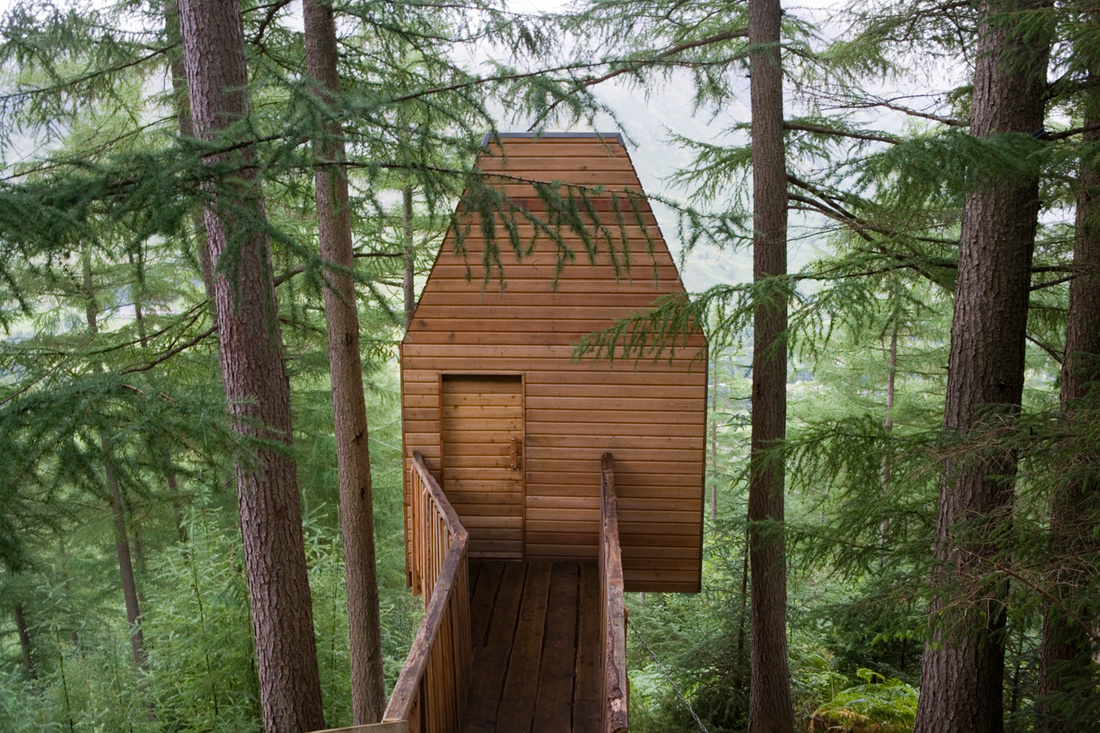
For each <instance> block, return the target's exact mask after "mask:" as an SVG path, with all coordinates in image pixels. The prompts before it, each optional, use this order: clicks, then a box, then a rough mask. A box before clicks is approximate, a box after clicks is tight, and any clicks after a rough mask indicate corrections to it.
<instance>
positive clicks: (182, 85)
mask: <svg viewBox="0 0 1100 733" xmlns="http://www.w3.org/2000/svg"><path fill="white" fill-rule="evenodd" d="M164 29H165V35H166V36H167V38H168V44H169V46H172V47H173V48H174V49H179V50H171V51H169V54H170V55H169V59H170V60H169V65H168V72H169V75H170V76H171V79H172V103H173V105H174V106H175V109H176V126H177V127H178V128H179V131H180V136H181V137H184V138H193V137H195V126H194V124H192V122H191V100H190V99H188V95H187V69H186V68H185V66H184V60H183V37H182V35H181V33H180V13H179V4H178V3H177V2H176V0H166V1H165V7H164ZM191 233H192V235H193V236H194V237H195V248H196V249H197V251H198V258H199V272H200V273H201V274H202V284H203V289H204V290H205V291H206V298H207V300H209V301H210V303H211V310H212V311H213V310H215V309H214V307H213V303H214V265H213V263H212V262H211V261H210V248H209V247H208V246H207V243H206V224H205V222H204V221H203V215H202V213H201V212H196V213H195V214H194V215H193V216H192V218H191ZM215 317H216V313H215Z"/></svg>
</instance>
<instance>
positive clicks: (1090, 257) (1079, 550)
mask: <svg viewBox="0 0 1100 733" xmlns="http://www.w3.org/2000/svg"><path fill="white" fill-rule="evenodd" d="M1094 104H1095V105H1097V106H1100V96H1098V97H1097V99H1095V100H1094ZM1096 126H1100V110H1098V109H1096V108H1094V109H1092V110H1091V114H1089V115H1087V116H1086V118H1085V123H1084V127H1085V128H1089V127H1096ZM1084 143H1085V145H1086V146H1087V147H1086V150H1085V154H1084V156H1083V160H1082V164H1081V181H1080V189H1079V191H1078V194H1077V231H1076V237H1075V239H1074V247H1073V264H1074V270H1075V272H1076V277H1074V279H1073V280H1072V281H1071V282H1070V286H1069V316H1068V319H1069V320H1068V323H1067V324H1066V350H1065V357H1064V358H1063V360H1062V396H1061V397H1062V410H1063V412H1064V413H1065V415H1066V416H1067V417H1069V416H1070V415H1072V413H1073V410H1074V409H1075V407H1076V406H1077V404H1078V403H1079V402H1080V401H1081V400H1083V399H1085V398H1086V397H1089V396H1090V395H1089V392H1090V383H1091V384H1093V385H1094V384H1095V383H1096V381H1097V379H1100V166H1098V165H1097V164H1096V158H1095V151H1096V149H1097V147H1098V146H1100V130H1096V129H1093V130H1089V131H1088V132H1086V133H1085V134H1084ZM1093 389H1095V388H1093ZM1098 501H1100V486H1098V485H1097V482H1096V480H1095V478H1093V479H1092V480H1089V479H1087V478H1081V477H1079V476H1073V475H1071V476H1070V477H1069V479H1068V480H1066V481H1065V482H1064V483H1063V484H1061V485H1059V486H1056V487H1055V492H1054V497H1053V501H1052V504H1051V513H1050V535H1051V561H1052V565H1054V567H1056V568H1057V570H1056V573H1055V579H1056V584H1055V586H1054V588H1052V592H1053V593H1054V595H1055V596H1056V597H1057V598H1058V599H1059V600H1060V601H1061V602H1062V603H1064V604H1066V606H1067V607H1068V609H1069V610H1071V611H1073V612H1074V614H1076V615H1077V616H1078V617H1079V618H1081V619H1083V620H1085V621H1086V622H1089V623H1092V622H1094V621H1095V619H1096V614H1097V609H1096V608H1088V607H1086V606H1085V603H1086V598H1087V592H1086V591H1085V588H1087V587H1088V586H1087V585H1086V582H1087V579H1088V578H1089V577H1090V576H1092V575H1093V574H1094V573H1095V571H1096V568H1095V566H1094V565H1093V562H1094V561H1095V557H1096V552H1097V549H1098V547H1097V540H1096V538H1095V535H1094V532H1095V529H1096V525H1097V510H1098V508H1100V507H1098ZM1092 651H1093V644H1092V641H1091V640H1090V638H1089V635H1088V632H1087V630H1086V629H1084V628H1082V627H1081V626H1080V625H1079V624H1078V623H1077V622H1076V621H1074V620H1073V619H1072V618H1071V617H1070V616H1069V614H1067V613H1066V609H1065V608H1062V607H1061V606H1059V605H1057V604H1053V603H1052V604H1049V605H1048V606H1047V609H1046V613H1045V615H1044V617H1043V636H1042V645H1041V649H1040V660H1039V695H1040V697H1041V698H1044V699H1043V700H1042V701H1041V706H1042V708H1043V712H1044V713H1046V714H1047V715H1049V716H1050V721H1049V722H1048V723H1046V725H1045V727H1044V730H1045V731H1047V732H1048V733H1054V732H1055V731H1066V730H1072V727H1070V726H1072V725H1073V721H1071V720H1069V719H1068V718H1067V715H1066V712H1067V709H1068V708H1070V707H1072V706H1073V703H1074V702H1075V701H1074V699H1073V698H1074V696H1075V695H1076V694H1079V693H1080V692H1081V689H1080V687H1079V686H1080V683H1081V682H1083V681H1087V680H1089V679H1090V677H1089V674H1090V671H1091V667H1092V660H1091V653H1092ZM1093 694H1095V693H1093ZM1081 722H1082V721H1077V723H1078V724H1080V723H1081Z"/></svg>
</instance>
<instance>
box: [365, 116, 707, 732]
mask: <svg viewBox="0 0 1100 733" xmlns="http://www.w3.org/2000/svg"><path fill="white" fill-rule="evenodd" d="M478 168H479V170H480V171H481V173H482V174H483V175H482V178H481V180H482V181H483V189H482V188H481V187H478V186H471V187H470V188H469V189H467V191H466V193H465V194H464V195H463V198H462V200H461V201H460V203H459V207H458V210H457V212H456V216H455V223H454V224H453V225H452V228H451V230H450V231H449V232H448V235H447V238H446V241H445V242H444V244H443V246H442V248H441V250H440V252H439V255H438V257H437V259H436V262H435V264H434V266H433V267H432V270H431V273H430V275H429V277H428V281H427V284H426V285H425V287H424V291H423V294H422V295H421V297H420V301H419V303H418V305H417V309H416V313H415V315H414V318H413V320H412V323H411V325H410V326H409V328H408V332H407V334H406V336H405V339H404V341H403V342H402V344H401V399H402V419H403V431H404V455H405V462H406V466H405V468H406V471H405V506H406V550H407V567H408V573H409V583H410V585H411V586H412V588H413V589H414V591H416V592H420V593H423V595H424V597H425V602H426V604H427V611H426V613H425V617H424V623H423V625H422V626H421V630H420V635H419V636H418V637H417V640H416V642H415V643H414V646H413V648H412V650H411V651H410V654H409V658H408V661H407V662H406V667H405V670H404V671H403V673H402V676H401V680H400V681H399V682H398V684H397V687H396V688H395V690H394V693H393V696H392V698H391V700H390V708H389V709H388V710H387V714H386V719H387V720H388V721H391V723H389V724H392V725H406V726H408V729H409V730H428V731H440V732H447V733H458V732H459V731H461V732H463V733H467V732H468V733H475V732H480V731H509V732H513V731H554V732H555V733H561V732H565V731H571V730H572V731H577V732H578V733H579V732H585V733H587V732H589V731H592V732H594V731H603V730H607V731H616V730H625V728H626V712H627V709H626V703H627V683H626V670H625V665H624V652H625V638H624V633H625V631H624V629H625V612H624V608H623V604H622V597H623V591H624V590H626V591H659V592H697V591H698V590H699V586H700V574H701V562H702V560H701V557H702V534H703V533H702V529H703V524H702V522H703V468H704V433H705V423H706V379H707V359H706V343H705V340H704V338H703V335H702V332H701V331H700V330H699V329H698V328H696V327H694V326H692V325H690V324H689V325H688V326H687V327H684V328H682V329H681V330H680V331H679V332H678V338H677V339H675V343H674V344H672V347H669V346H668V345H666V347H665V348H664V349H663V350H662V351H661V352H660V355H659V357H658V358H656V359H654V358H653V355H652V353H647V354H646V355H645V356H643V357H642V358H635V355H633V354H632V355H630V356H629V358H621V357H620V358H615V359H610V360H609V359H608V358H606V355H607V352H608V349H607V348H606V347H605V348H603V349H600V350H598V354H596V355H588V356H582V355H579V354H578V351H577V348H578V344H579V343H580V342H581V341H582V339H584V338H585V337H586V336H587V335H589V334H591V333H593V332H599V331H603V330H605V329H608V328H611V327H613V326H614V325H615V324H616V323H619V322H622V321H623V320H624V319H629V318H630V317H632V316H635V315H638V314H644V313H647V312H648V311H649V310H650V308H651V306H652V305H653V303H654V302H655V301H657V300H658V299H669V298H676V297H683V298H686V294H685V293H684V288H683V284H682V283H681V281H680V278H679V274H678V272H677V270H676V265H675V263H674V261H673V259H672V256H671V255H670V253H669V250H668V247H667V246H666V244H665V242H664V240H663V239H662V238H661V234H660V230H659V228H658V226H657V222H656V219H655V218H654V216H653V213H652V211H651V209H650V206H649V204H648V202H647V201H646V200H645V198H644V195H643V194H642V188H641V184H640V183H639V181H638V177H637V174H636V173H635V171H634V168H633V165H632V163H631V160H630V156H629V155H628V153H627V150H626V148H625V146H624V144H623V141H622V138H621V137H620V136H619V135H617V134H602V135H596V134H579V135H578V134H560V135H543V136H542V137H540V138H535V137H533V136H531V135H524V134H519V135H502V136H500V137H498V138H494V139H489V138H487V139H486V144H485V146H484V149H483V152H482V154H481V157H480V160H479V162H478ZM475 189H476V190H475ZM635 343H637V342H636V341H635ZM394 729H395V730H397V729H398V728H394Z"/></svg>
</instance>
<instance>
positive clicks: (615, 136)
mask: <svg viewBox="0 0 1100 733" xmlns="http://www.w3.org/2000/svg"><path fill="white" fill-rule="evenodd" d="M494 138H500V139H507V138H527V139H528V140H530V139H538V140H546V139H554V138H559V139H560V138H574V139H576V138H584V139H588V140H593V139H598V140H611V141H615V142H617V143H619V145H622V146H623V147H624V148H625V147H626V141H624V140H623V134H622V133H621V132H543V133H535V132H498V133H497V134H496V135H494V134H493V133H491V132H487V133H485V137H483V138H481V147H483V148H485V147H488V146H489V143H490V142H492V141H493V139H494Z"/></svg>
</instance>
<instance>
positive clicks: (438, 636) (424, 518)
mask: <svg viewBox="0 0 1100 733" xmlns="http://www.w3.org/2000/svg"><path fill="white" fill-rule="evenodd" d="M410 472H411V476H410V482H409V483H410V486H411V491H410V498H411V503H412V522H411V526H412V540H413V570H414V574H415V575H416V579H417V580H416V584H417V586H418V587H419V588H420V590H421V592H422V593H423V594H424V605H425V610H424V617H423V618H422V619H421V621H420V628H419V629H418V630H417V633H416V638H415V639H414V640H413V644H412V648H411V649H409V654H408V656H407V657H406V658H405V666H404V667H403V668H402V669H401V675H400V677H398V679H397V685H396V686H395V687H394V689H393V694H392V695H391V696H390V701H389V704H388V705H387V706H386V711H385V713H384V714H383V716H382V720H383V721H384V722H387V723H390V722H407V723H408V730H409V733H452V732H453V731H456V730H458V727H459V724H460V723H461V721H462V713H463V708H464V707H465V705H466V692H467V688H468V686H469V680H470V674H469V672H470V657H471V655H472V647H471V643H470V592H469V571H468V569H467V556H466V545H467V542H468V539H469V537H468V535H467V533H466V529H465V527H463V526H462V522H461V521H459V518H458V513H457V512H455V510H454V508H453V507H452V506H451V504H450V502H448V501H447V497H446V496H444V494H443V490H442V489H441V488H440V487H439V484H438V483H437V482H436V480H435V478H433V477H432V475H431V473H430V472H429V471H428V467H427V465H426V464H425V463H424V457H423V456H422V455H420V454H419V453H413V463H412V468H411V469H410Z"/></svg>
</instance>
